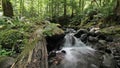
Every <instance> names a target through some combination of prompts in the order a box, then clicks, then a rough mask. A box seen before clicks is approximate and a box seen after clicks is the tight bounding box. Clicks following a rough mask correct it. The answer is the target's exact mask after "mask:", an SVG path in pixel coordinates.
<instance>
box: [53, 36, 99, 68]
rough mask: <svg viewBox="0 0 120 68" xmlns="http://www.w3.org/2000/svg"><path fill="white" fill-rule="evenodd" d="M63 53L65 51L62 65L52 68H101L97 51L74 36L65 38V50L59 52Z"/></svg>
mask: <svg viewBox="0 0 120 68" xmlns="http://www.w3.org/2000/svg"><path fill="white" fill-rule="evenodd" d="M61 51H65V55H64V57H63V59H62V61H61V63H60V64H58V65H56V66H55V67H51V68H99V60H98V59H97V56H96V55H95V54H96V53H95V52H96V50H94V49H93V48H91V47H89V46H86V45H85V44H84V43H82V42H81V40H79V39H78V38H76V37H75V36H74V35H73V34H67V35H66V36H65V43H64V44H63V48H62V49H61V50H60V51H57V52H61Z"/></svg>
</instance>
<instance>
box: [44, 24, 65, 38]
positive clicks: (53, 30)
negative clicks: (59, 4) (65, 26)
mask: <svg viewBox="0 0 120 68" xmlns="http://www.w3.org/2000/svg"><path fill="white" fill-rule="evenodd" d="M58 25H59V24H54V23H50V24H49V25H47V26H46V27H45V28H44V29H43V34H44V35H45V36H52V35H60V34H63V33H64V31H63V30H62V29H60V28H58V27H57V26H58Z"/></svg>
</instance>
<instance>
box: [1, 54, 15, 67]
mask: <svg viewBox="0 0 120 68" xmlns="http://www.w3.org/2000/svg"><path fill="white" fill-rule="evenodd" d="M13 63H14V59H13V58H12V57H4V56H3V57H0V68H10V67H11V65H12V64H13Z"/></svg>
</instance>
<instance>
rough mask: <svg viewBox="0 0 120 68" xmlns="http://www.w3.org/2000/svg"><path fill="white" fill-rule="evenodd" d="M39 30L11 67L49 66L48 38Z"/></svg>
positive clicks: (46, 67) (35, 67)
mask: <svg viewBox="0 0 120 68" xmlns="http://www.w3.org/2000/svg"><path fill="white" fill-rule="evenodd" d="M41 32H42V31H41V30H37V31H36V32H35V33H34V34H33V36H31V39H30V40H29V42H28V43H29V44H28V45H27V46H26V47H25V48H24V50H23V52H22V53H21V54H20V55H19V57H18V58H17V60H16V62H15V63H14V64H13V65H12V66H11V68H48V63H47V48H46V40H45V38H44V36H43V35H42V34H41Z"/></svg>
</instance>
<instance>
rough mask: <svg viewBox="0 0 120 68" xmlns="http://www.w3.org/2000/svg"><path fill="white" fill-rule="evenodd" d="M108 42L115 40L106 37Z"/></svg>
mask: <svg viewBox="0 0 120 68" xmlns="http://www.w3.org/2000/svg"><path fill="white" fill-rule="evenodd" d="M105 40H106V41H107V42H112V41H113V38H112V37H106V39H105Z"/></svg>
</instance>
